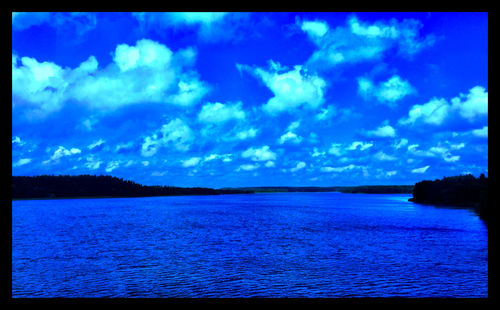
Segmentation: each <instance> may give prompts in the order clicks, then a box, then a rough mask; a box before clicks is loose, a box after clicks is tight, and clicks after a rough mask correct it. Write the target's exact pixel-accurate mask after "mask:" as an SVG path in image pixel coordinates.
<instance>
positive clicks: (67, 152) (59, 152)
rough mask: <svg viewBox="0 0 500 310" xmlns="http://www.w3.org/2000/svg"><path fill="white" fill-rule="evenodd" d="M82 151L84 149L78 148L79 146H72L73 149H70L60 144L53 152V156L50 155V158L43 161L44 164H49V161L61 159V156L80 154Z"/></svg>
mask: <svg viewBox="0 0 500 310" xmlns="http://www.w3.org/2000/svg"><path fill="white" fill-rule="evenodd" d="M81 152H82V151H81V150H80V149H77V148H71V149H69V150H68V149H66V148H65V147H64V146H59V147H58V148H57V149H56V150H55V151H54V153H53V154H52V156H51V157H50V159H48V160H45V161H43V162H42V163H43V164H48V163H51V162H54V161H56V160H58V159H60V158H61V157H64V156H71V155H75V154H79V153H81Z"/></svg>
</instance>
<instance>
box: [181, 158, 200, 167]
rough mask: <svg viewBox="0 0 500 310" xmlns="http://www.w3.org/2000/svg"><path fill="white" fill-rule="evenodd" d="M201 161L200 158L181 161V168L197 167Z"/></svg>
mask: <svg viewBox="0 0 500 310" xmlns="http://www.w3.org/2000/svg"><path fill="white" fill-rule="evenodd" d="M200 161H201V157H191V158H189V159H186V160H183V161H182V167H185V168H188V167H194V166H197V165H198V164H199V163H200Z"/></svg>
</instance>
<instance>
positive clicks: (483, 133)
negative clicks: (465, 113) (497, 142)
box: [472, 126, 488, 138]
mask: <svg viewBox="0 0 500 310" xmlns="http://www.w3.org/2000/svg"><path fill="white" fill-rule="evenodd" d="M472 134H473V135H474V136H476V137H480V138H488V126H484V127H483V128H481V129H474V130H472Z"/></svg>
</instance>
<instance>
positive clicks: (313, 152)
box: [310, 147, 326, 157]
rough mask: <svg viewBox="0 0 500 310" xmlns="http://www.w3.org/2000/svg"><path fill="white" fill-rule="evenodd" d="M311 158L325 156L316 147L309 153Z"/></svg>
mask: <svg viewBox="0 0 500 310" xmlns="http://www.w3.org/2000/svg"><path fill="white" fill-rule="evenodd" d="M310 154H311V156H312V157H319V156H325V154H326V153H325V152H320V151H319V150H318V148H317V147H315V148H313V151H312V153H310Z"/></svg>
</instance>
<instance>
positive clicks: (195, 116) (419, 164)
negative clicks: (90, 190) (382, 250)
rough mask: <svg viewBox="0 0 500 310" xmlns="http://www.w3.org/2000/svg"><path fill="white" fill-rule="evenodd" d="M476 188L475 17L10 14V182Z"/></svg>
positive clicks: (483, 76)
mask: <svg viewBox="0 0 500 310" xmlns="http://www.w3.org/2000/svg"><path fill="white" fill-rule="evenodd" d="M465 173H472V174H474V175H476V176H478V175H479V174H481V173H485V174H486V175H488V15H487V13H434V12H432V13H397V12H393V13H368V12H361V13H335V12H317V13H312V12H310V13H308V12H300V13H294V12H283V13H280V12H272V13H265V12H244V13H234V12H229V13H224V12H220V13H219V12H210V13H197V12H175V13H160V12H153V13H139V12H135V13H128V12H121V13H112V12H106V13H95V12H90V13H62V12H55V13H13V14H12V175H40V174H70V175H78V174H97V175H99V174H107V175H113V176H117V177H122V178H125V179H128V180H133V181H136V182H139V183H142V184H157V185H172V186H188V187H192V186H203V187H213V188H219V187H226V186H266V185H267V186H278V185H283V186H335V185H374V184H381V185H383V184H413V183H415V182H418V181H421V180H424V179H436V178H442V177H443V176H453V175H459V174H465Z"/></svg>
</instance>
